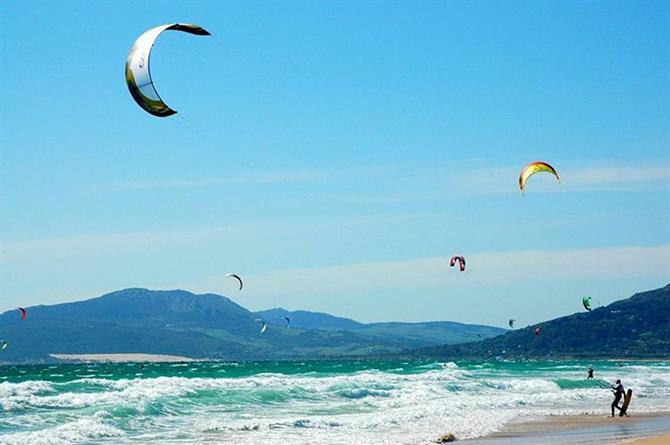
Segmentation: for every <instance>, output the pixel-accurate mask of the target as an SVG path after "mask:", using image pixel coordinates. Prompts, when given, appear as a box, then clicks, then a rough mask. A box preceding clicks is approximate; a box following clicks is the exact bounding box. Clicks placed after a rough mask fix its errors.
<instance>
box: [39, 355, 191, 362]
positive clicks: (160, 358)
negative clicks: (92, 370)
mask: <svg viewBox="0 0 670 445" xmlns="http://www.w3.org/2000/svg"><path fill="white" fill-rule="evenodd" d="M49 356H50V357H52V358H55V359H58V360H65V361H75V362H96V363H122V362H156V363H172V362H194V361H197V360H196V359H193V358H191V357H182V356H179V355H164V354H141V353H122V354H49Z"/></svg>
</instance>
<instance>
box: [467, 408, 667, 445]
mask: <svg viewBox="0 0 670 445" xmlns="http://www.w3.org/2000/svg"><path fill="white" fill-rule="evenodd" d="M669 438H670V411H658V412H649V413H632V414H631V415H630V416H627V417H619V416H616V417H610V416H609V415H605V414H583V415H556V416H544V417H540V418H537V419H530V420H522V419H519V421H515V422H512V423H510V424H508V425H507V426H505V428H503V429H502V430H501V431H498V432H495V433H492V434H490V435H488V436H484V437H480V438H476V439H466V440H463V442H464V443H467V444H470V445H512V444H529V445H530V444H538V445H540V444H554V443H561V444H575V445H576V444H597V443H599V444H632V445H658V444H665V443H670V441H669V440H668V439H669Z"/></svg>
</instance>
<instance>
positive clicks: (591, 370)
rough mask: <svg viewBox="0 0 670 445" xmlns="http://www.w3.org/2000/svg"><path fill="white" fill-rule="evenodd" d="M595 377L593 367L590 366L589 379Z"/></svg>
mask: <svg viewBox="0 0 670 445" xmlns="http://www.w3.org/2000/svg"><path fill="white" fill-rule="evenodd" d="M592 378H593V368H592V367H590V366H589V376H588V377H587V379H592Z"/></svg>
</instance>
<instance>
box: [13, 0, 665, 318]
mask: <svg viewBox="0 0 670 445" xmlns="http://www.w3.org/2000/svg"><path fill="white" fill-rule="evenodd" d="M0 18H1V19H2V23H3V27H2V28H1V29H0V51H1V52H2V56H3V60H4V61H5V63H3V66H2V68H1V69H0V75H1V76H2V77H1V78H0V81H1V84H2V90H1V92H0V95H1V96H0V121H1V122H2V127H1V130H0V131H1V134H0V137H1V140H0V150H1V151H0V156H1V165H0V187H1V189H0V193H1V195H0V198H1V199H0V247H1V249H2V250H1V251H0V267H1V269H0V274H1V275H0V280H1V281H0V286H1V291H2V298H1V299H0V310H4V309H10V308H13V307H16V306H18V305H21V306H30V305H33V304H51V303H56V302H62V301H72V300H77V299H82V298H88V297H93V296H96V295H99V294H101V293H104V292H108V291H112V290H116V289H119V288H125V287H133V286H139V287H149V288H157V289H165V288H185V289H189V290H193V291H198V292H217V293H221V294H225V295H229V296H231V297H232V298H233V299H235V300H236V301H238V302H240V303H241V304H243V305H245V306H246V307H249V308H251V309H263V308H267V307H271V306H273V305H276V306H282V307H286V308H288V309H309V310H320V311H327V312H331V313H335V314H338V315H344V316H349V317H353V318H356V319H359V320H362V321H376V320H407V321H414V320H431V319H450V320H458V321H467V322H482V323H491V324H497V325H504V323H505V322H506V320H507V319H508V318H509V317H514V318H517V320H519V323H525V322H527V323H532V322H535V321H539V320H543V319H547V318H553V317H555V316H559V315H563V314H567V313H572V312H575V311H577V310H579V301H580V298H581V295H582V294H584V293H588V294H590V295H593V297H594V300H595V301H600V302H601V303H607V302H610V301H613V300H615V299H619V298H623V297H627V296H629V295H630V294H631V293H633V292H635V291H638V290H644V289H650V288H655V287H659V286H662V285H665V284H667V283H668V282H670V105H669V104H670V90H669V89H668V88H667V86H668V85H670V26H668V23H670V5H669V4H668V3H663V2H657V3H652V2H647V3H634V2H626V3H624V2H611V3H602V2H600V3H594V4H589V3H570V2H560V3H559V2H552V3H526V2H521V3H508V2H506V3H498V2H496V3H399V2H397V3H396V2H393V3H383V2H365V3H353V2H337V3H327V2H319V3H317V2H291V3H282V2H273V3H247V2H243V3H220V2H206V3H198V2H169V3H168V2H144V3H137V2H127V3H124V2H66V3H59V2H46V3H45V2H12V1H7V2H3V3H2V5H1V6H0ZM173 22H192V23H197V24H199V25H201V26H203V27H205V28H207V29H208V30H209V31H210V32H211V33H212V34H213V36H212V37H195V36H190V35H187V34H184V33H177V32H167V33H164V34H163V35H162V36H161V38H160V39H159V41H158V42H157V44H156V46H155V47H154V50H153V52H152V60H151V67H152V74H153V78H154V81H155V84H156V86H157V89H158V91H159V93H160V94H161V96H162V97H163V99H164V100H165V101H166V102H167V103H168V105H170V106H171V107H172V108H174V109H176V110H178V111H179V113H178V114H177V115H175V116H173V117H171V118H166V119H159V118H155V117H153V116H150V115H148V114H147V113H145V112H143V111H142V110H141V109H140V108H139V107H138V106H137V105H136V104H135V103H134V102H133V100H132V99H131V97H130V95H129V94H128V91H127V88H126V85H125V80H124V75H123V69H124V63H125V58H126V55H127V53H128V51H129V49H130V47H131V45H132V43H133V41H134V40H135V38H137V37H138V36H139V35H140V34H141V33H142V32H143V31H145V30H146V29H148V28H151V27H153V26H157V25H160V24H164V23H173ZM538 159H542V160H545V161H547V162H550V163H552V164H553V165H554V166H555V167H556V168H557V169H558V170H559V173H560V174H561V179H562V184H561V185H557V184H555V183H554V182H552V180H551V178H550V177H543V176H542V175H537V176H535V177H533V178H532V179H531V181H530V184H529V186H528V192H527V193H526V195H525V196H522V195H521V193H520V192H519V190H518V188H517V177H518V173H519V171H520V169H521V168H522V167H523V166H524V165H525V164H526V163H528V162H530V161H533V160H538ZM547 176H548V175H547ZM456 253H460V254H463V255H465V256H466V257H467V258H468V266H469V267H468V271H467V272H465V273H463V274H460V273H458V272H456V271H454V270H452V269H449V268H448V267H447V265H446V262H447V261H448V258H449V257H450V256H451V255H452V254H456ZM230 271H234V272H237V273H239V274H240V275H242V276H244V277H245V283H246V287H245V289H244V291H243V292H241V293H237V292H236V291H235V284H234V283H233V282H231V280H230V279H225V277H224V275H225V273H226V272H230Z"/></svg>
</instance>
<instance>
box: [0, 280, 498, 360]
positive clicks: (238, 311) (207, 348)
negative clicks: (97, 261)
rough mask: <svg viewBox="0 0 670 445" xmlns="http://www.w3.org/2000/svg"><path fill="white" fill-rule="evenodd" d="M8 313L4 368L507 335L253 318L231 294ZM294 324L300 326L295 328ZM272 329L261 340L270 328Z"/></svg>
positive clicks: (137, 295)
mask: <svg viewBox="0 0 670 445" xmlns="http://www.w3.org/2000/svg"><path fill="white" fill-rule="evenodd" d="M26 309H27V312H28V316H27V318H26V319H25V320H21V317H20V313H19V311H17V310H11V311H7V312H5V313H3V314H2V315H0V339H5V340H7V341H8V342H9V344H8V347H7V348H6V349H4V350H2V351H1V354H0V362H36V361H49V360H52V358H51V357H50V354H96V353H104V354H111V353H146V354H168V355H179V356H186V357H192V358H210V359H224V360H262V359H273V360H274V359H305V358H323V357H341V356H364V355H384V354H394V353H399V352H402V351H406V350H409V349H415V348H421V347H427V346H436V345H443V344H445V343H452V344H453V343H459V342H467V341H472V340H475V339H480V338H488V337H493V336H496V335H500V334H502V333H504V332H505V330H504V329H501V328H497V327H492V326H482V325H468V324H462V323H455V322H447V321H438V322H427V323H370V324H366V323H360V322H357V321H354V320H350V319H346V318H340V317H335V316H333V315H329V314H323V313H317V312H307V311H295V312H289V311H285V310H283V309H272V310H269V311H261V312H258V313H254V312H251V311H249V310H247V309H245V308H244V307H242V306H240V305H238V304H237V303H235V302H233V301H232V300H230V299H229V298H227V297H224V296H220V295H216V294H201V295H196V294H193V293H191V292H188V291H185V290H167V291H156V290H148V289H140V288H132V289H124V290H120V291H116V292H112V293H109V294H105V295H102V296H100V297H97V298H93V299H90V300H85V301H78V302H73V303H63V304H56V305H49V306H35V307H29V308H26ZM284 317H289V318H290V319H291V326H290V327H287V326H286V325H287V322H286V319H285V318H284ZM263 322H265V323H267V325H268V328H267V330H266V331H265V332H264V333H261V332H260V330H261V326H262V323H263Z"/></svg>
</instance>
